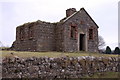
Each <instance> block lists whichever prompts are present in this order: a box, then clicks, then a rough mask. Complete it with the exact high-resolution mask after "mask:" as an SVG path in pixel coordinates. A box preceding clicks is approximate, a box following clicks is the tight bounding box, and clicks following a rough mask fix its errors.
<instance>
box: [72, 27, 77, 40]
mask: <svg viewBox="0 0 120 80" xmlns="http://www.w3.org/2000/svg"><path fill="white" fill-rule="evenodd" d="M71 38H72V39H76V26H71Z"/></svg>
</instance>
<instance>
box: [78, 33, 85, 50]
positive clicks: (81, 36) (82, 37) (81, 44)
mask: <svg viewBox="0 0 120 80" xmlns="http://www.w3.org/2000/svg"><path fill="white" fill-rule="evenodd" d="M79 51H85V34H79Z"/></svg>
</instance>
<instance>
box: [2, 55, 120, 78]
mask: <svg viewBox="0 0 120 80" xmlns="http://www.w3.org/2000/svg"><path fill="white" fill-rule="evenodd" d="M119 59H120V58H117V57H116V58H115V57H109V58H105V57H99V58H97V57H92V56H91V57H89V56H86V57H60V58H49V57H40V58H37V57H31V58H4V59H3V63H2V72H3V73H2V77H3V78H48V79H53V78H81V77H83V76H85V75H88V76H92V75H93V74H94V73H96V72H99V73H101V74H103V73H104V72H106V71H113V72H118V71H119V70H118V67H119V65H120V63H118V60H119Z"/></svg>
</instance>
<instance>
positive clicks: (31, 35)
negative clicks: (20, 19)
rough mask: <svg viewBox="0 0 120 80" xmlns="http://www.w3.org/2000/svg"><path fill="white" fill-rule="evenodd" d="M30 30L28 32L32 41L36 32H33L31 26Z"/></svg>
mask: <svg viewBox="0 0 120 80" xmlns="http://www.w3.org/2000/svg"><path fill="white" fill-rule="evenodd" d="M28 29H29V30H28V38H29V39H32V38H33V34H34V32H33V26H29V28H28Z"/></svg>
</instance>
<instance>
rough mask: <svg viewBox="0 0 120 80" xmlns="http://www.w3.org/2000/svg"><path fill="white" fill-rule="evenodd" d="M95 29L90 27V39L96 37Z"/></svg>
mask: <svg viewBox="0 0 120 80" xmlns="http://www.w3.org/2000/svg"><path fill="white" fill-rule="evenodd" d="M93 35H94V30H93V29H89V40H93V38H94V36H93Z"/></svg>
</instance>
